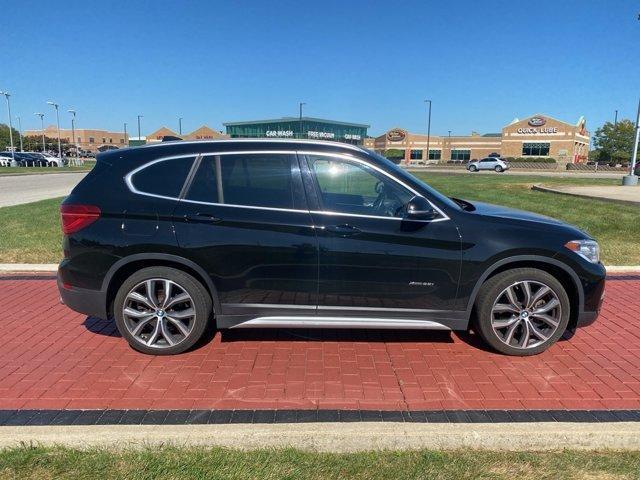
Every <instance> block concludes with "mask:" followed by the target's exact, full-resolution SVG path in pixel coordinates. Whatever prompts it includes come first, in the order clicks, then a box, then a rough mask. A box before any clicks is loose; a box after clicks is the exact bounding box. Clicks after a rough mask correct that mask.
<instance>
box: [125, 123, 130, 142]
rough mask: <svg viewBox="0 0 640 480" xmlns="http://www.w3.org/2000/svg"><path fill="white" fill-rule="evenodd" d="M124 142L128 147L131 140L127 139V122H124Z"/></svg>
mask: <svg viewBox="0 0 640 480" xmlns="http://www.w3.org/2000/svg"><path fill="white" fill-rule="evenodd" d="M124 143H125V145H126V146H127V147H128V146H129V140H127V122H124Z"/></svg>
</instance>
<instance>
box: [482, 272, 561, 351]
mask: <svg viewBox="0 0 640 480" xmlns="http://www.w3.org/2000/svg"><path fill="white" fill-rule="evenodd" d="M561 319H562V307H561V305H560V299H559V298H558V295H557V294H556V292H554V291H553V289H552V288H551V287H549V286H548V285H545V284H544V283H541V282H537V281H532V280H525V281H520V282H516V283H514V284H512V285H510V286H508V287H507V288H505V289H504V290H503V291H502V292H501V293H500V295H498V297H497V298H496V301H495V302H494V304H493V307H492V309H491V327H492V328H493V331H494V332H495V334H496V336H497V337H498V338H499V339H500V341H501V342H502V343H504V344H506V345H508V346H510V347H513V348H518V349H523V350H525V349H530V348H535V347H537V346H539V345H540V344H542V343H544V342H546V341H547V340H548V339H549V338H551V337H552V336H553V334H554V333H555V332H556V330H557V329H558V326H559V325H560V322H561Z"/></svg>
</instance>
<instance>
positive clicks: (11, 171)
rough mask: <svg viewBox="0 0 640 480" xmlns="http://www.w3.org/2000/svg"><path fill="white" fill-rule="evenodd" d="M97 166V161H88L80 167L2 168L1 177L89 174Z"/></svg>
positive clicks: (0, 168) (0, 169)
mask: <svg viewBox="0 0 640 480" xmlns="http://www.w3.org/2000/svg"><path fill="white" fill-rule="evenodd" d="M95 164H96V161H95V160H86V161H85V162H84V165H82V166H80V167H63V168H59V167H0V176H9V175H35V174H37V173H62V172H88V171H89V170H91V169H92V168H93V166H94V165H95Z"/></svg>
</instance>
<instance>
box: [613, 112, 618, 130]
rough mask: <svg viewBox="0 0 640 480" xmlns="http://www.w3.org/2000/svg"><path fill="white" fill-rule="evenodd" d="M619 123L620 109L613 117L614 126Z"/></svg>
mask: <svg viewBox="0 0 640 480" xmlns="http://www.w3.org/2000/svg"><path fill="white" fill-rule="evenodd" d="M617 125H618V110H616V114H615V116H614V117H613V126H614V127H615V126H617Z"/></svg>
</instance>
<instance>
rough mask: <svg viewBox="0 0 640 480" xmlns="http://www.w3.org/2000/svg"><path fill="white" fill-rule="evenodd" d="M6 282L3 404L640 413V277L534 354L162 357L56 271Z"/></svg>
mask: <svg viewBox="0 0 640 480" xmlns="http://www.w3.org/2000/svg"><path fill="white" fill-rule="evenodd" d="M0 278H1V279H0V285H1V286H2V288H0V301H1V302H2V304H3V305H4V308H5V310H4V311H5V315H4V321H3V322H2V324H1V325H0V337H1V338H3V343H2V345H1V346H0V356H1V357H2V359H3V364H2V365H1V366H0V409H54V410H57V409H186V410H189V409H231V410H242V409H246V410H265V409H267V410H270V409H305V410H309V409H311V410H316V409H317V410H325V409H340V410H362V411H371V410H375V411H379V410H382V411H407V410H413V411H416V410H443V409H444V410H512V411H514V410H555V409H565V410H621V409H622V410H623V409H640V335H639V334H638V332H639V331H640V319H639V318H638V316H637V312H638V311H639V310H640V300H638V298H637V296H634V295H632V293H633V292H634V291H637V290H638V288H639V287H640V275H639V274H624V275H622V274H620V275H612V276H610V278H609V281H608V286H607V298H606V301H605V304H604V310H603V313H602V315H601V317H600V318H599V320H598V322H597V323H596V324H594V325H593V326H591V327H590V328H585V329H581V330H579V331H578V332H577V333H576V334H575V335H574V336H573V337H572V338H570V339H565V340H563V341H561V342H559V343H558V344H557V345H555V346H553V347H552V348H551V349H550V350H549V351H548V352H546V353H543V354H541V355H538V356H535V357H528V358H517V357H506V356H502V355H497V354H495V353H492V352H489V351H487V350H485V349H484V347H483V344H482V342H480V341H477V339H476V338H475V337H474V336H473V335H468V334H462V333H450V332H435V331H431V332H419V331H405V332H390V331H374V330H362V331H353V330H350V331H344V330H325V331H316V330H285V331H276V330H252V331H251V330H250V331H246V330H245V331H233V330H232V331H225V332H224V333H220V332H216V333H215V335H214V336H213V339H211V338H209V339H207V341H206V342H204V343H203V344H202V345H200V346H199V347H198V348H196V349H194V350H193V351H191V352H188V353H187V354H183V355H179V356H175V357H153V356H147V355H143V354H140V353H137V352H135V351H134V350H132V349H130V348H129V346H128V345H127V343H126V342H125V341H124V340H123V339H122V338H120V337H119V335H118V333H117V332H116V329H115V325H114V324H113V323H112V322H110V321H104V320H98V319H94V318H87V317H85V316H83V315H80V314H77V313H74V312H72V311H71V310H69V309H68V308H66V307H65V306H63V305H61V304H60V303H59V301H58V293H57V290H56V287H55V281H54V279H53V278H52V277H48V276H31V277H25V276H8V275H5V276H3V277H0Z"/></svg>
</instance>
